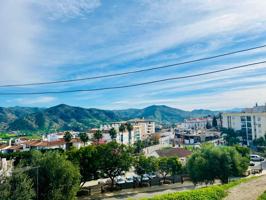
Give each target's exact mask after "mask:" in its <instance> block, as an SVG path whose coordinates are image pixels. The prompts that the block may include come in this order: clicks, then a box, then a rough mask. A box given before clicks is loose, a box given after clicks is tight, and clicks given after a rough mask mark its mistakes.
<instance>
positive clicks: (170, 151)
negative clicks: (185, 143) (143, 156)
mask: <svg viewBox="0 0 266 200" xmlns="http://www.w3.org/2000/svg"><path fill="white" fill-rule="evenodd" d="M156 153H157V154H158V155H159V156H160V157H174V156H177V157H179V158H183V157H188V156H189V155H191V154H192V152H191V151H189V150H186V149H183V148H166V149H160V150H156Z"/></svg>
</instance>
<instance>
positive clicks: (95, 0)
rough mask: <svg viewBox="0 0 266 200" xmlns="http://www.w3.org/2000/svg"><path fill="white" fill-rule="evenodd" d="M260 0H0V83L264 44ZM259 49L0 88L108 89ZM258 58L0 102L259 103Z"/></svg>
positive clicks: (265, 55)
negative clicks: (66, 81) (109, 75)
mask: <svg viewBox="0 0 266 200" xmlns="http://www.w3.org/2000/svg"><path fill="white" fill-rule="evenodd" d="M265 10H266V1H263V0H235V1H224V0H208V1H200V0H186V1H185V0H135V1H133V0H132V1H130V0H125V1H121V0H112V1H107V0H106V1H103V0H42V1H38V0H17V1H4V0H2V1H0V27H1V31H0V44H1V45H0V69H1V74H0V77H1V79H0V84H1V85H2V84H15V83H28V82H41V81H53V80H63V79H72V78H83V77H88V76H95V75H104V74H107V73H118V72H124V71H128V70H135V69H144V68H148V67H153V66H160V65H165V64H171V63H175V62H180V61H185V60H191V59H196V58H200V57H206V56H211V55H216V54H221V53H224V52H229V51H234V50H238V49H243V48H249V47H253V46H257V45H262V44H266V37H265V36H266V12H265ZM264 59H266V48H264V49H261V50H256V51H252V52H247V53H243V54H239V55H234V56H229V57H226V58H219V59H215V60H211V61H204V62H199V63H194V64H189V65H183V66H178V67H173V68H169V69H164V70H157V71H153V72H145V73H142V74H134V75H133V74H132V75H128V76H123V77H122V76H121V77H113V78H107V79H97V80H90V81H83V82H76V83H71V84H60V85H59V84H58V85H50V86H34V87H33V86H32V87H18V88H0V90H1V92H29V91H45V90H49V91H57V90H69V89H85V88H95V87H107V86H117V85H124V84H131V83H138V82H146V81H150V80H156V79H161V78H168V77H173V76H183V75H189V74H194V73H199V72H206V71H209V70H216V69H223V68H227V67H231V66H237V65H241V64H246V63H251V62H258V61H263V60H264ZM265 90H266V65H265V64H264V65H263V64H261V65H257V66H252V67H249V68H245V69H241V70H235V71H230V72H223V73H219V74H215V75H208V76H204V77H203V76H202V77H198V78H191V79H184V80H179V81H170V82H164V83H160V84H154V85H147V86H143V87H134V88H127V89H120V90H109V91H98V92H82V93H75V94H60V95H49V94H48V95H35V96H0V106H41V107H49V106H53V105H56V104H60V103H66V104H70V105H75V106H83V107H88V108H89V107H96V108H103V109H122V108H132V107H134V108H143V107H145V106H149V105H153V104H160V105H161V104H165V105H168V106H172V107H176V108H181V109H186V110H191V109H198V108H206V109H216V110H217V109H228V108H234V107H246V106H252V105H254V104H255V102H258V103H260V104H264V103H265V102H266V92H265Z"/></svg>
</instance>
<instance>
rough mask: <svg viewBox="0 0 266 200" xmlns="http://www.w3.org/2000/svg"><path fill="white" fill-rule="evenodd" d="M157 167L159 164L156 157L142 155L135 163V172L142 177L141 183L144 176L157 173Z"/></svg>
mask: <svg viewBox="0 0 266 200" xmlns="http://www.w3.org/2000/svg"><path fill="white" fill-rule="evenodd" d="M157 167H158V162H157V159H156V158H155V157H146V156H144V155H140V156H138V157H137V158H136V160H135V162H134V168H135V172H136V173H137V174H138V175H139V176H140V179H141V181H142V178H143V175H144V174H148V173H152V172H156V171H157Z"/></svg>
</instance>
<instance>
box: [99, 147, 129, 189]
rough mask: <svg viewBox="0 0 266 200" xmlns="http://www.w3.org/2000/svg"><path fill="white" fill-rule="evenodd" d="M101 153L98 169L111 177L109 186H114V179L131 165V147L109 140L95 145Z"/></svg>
mask: <svg viewBox="0 0 266 200" xmlns="http://www.w3.org/2000/svg"><path fill="white" fill-rule="evenodd" d="M97 149H98V151H99V154H100V155H101V164H100V170H101V172H102V173H103V174H106V175H107V176H108V177H109V178H110V179H111V187H112V188H113V187H114V179H115V177H116V176H120V175H121V174H122V172H123V171H128V170H129V168H130V167H131V165H132V157H133V155H132V150H131V148H129V147H127V146H125V145H123V144H118V143H116V142H109V143H107V144H103V145H99V146H97Z"/></svg>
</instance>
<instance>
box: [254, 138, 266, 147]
mask: <svg viewBox="0 0 266 200" xmlns="http://www.w3.org/2000/svg"><path fill="white" fill-rule="evenodd" d="M253 144H254V145H255V146H260V147H261V146H266V135H264V137H260V138H257V139H255V140H253Z"/></svg>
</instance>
